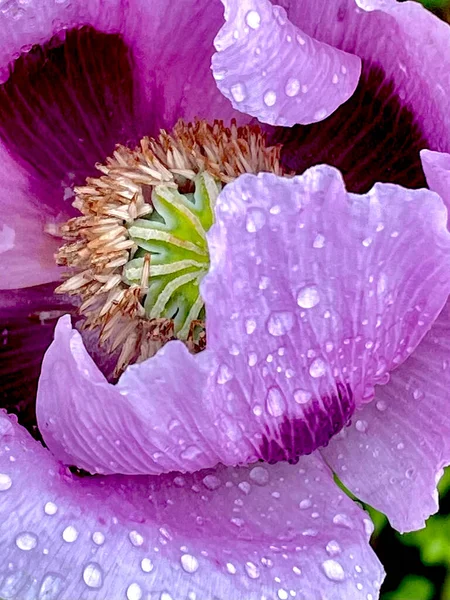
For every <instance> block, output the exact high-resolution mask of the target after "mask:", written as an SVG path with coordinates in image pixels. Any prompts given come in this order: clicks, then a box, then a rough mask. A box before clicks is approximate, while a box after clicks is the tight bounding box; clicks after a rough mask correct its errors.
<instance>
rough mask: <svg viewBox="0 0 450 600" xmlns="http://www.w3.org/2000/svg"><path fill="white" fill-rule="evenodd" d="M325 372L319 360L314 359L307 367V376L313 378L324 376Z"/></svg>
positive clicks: (323, 365) (321, 361)
mask: <svg viewBox="0 0 450 600" xmlns="http://www.w3.org/2000/svg"><path fill="white" fill-rule="evenodd" d="M325 371H326V365H325V363H324V361H323V360H322V359H321V358H316V360H314V361H313V362H312V363H311V365H310V367H309V374H310V375H311V377H314V378H317V377H322V376H323V375H325Z"/></svg>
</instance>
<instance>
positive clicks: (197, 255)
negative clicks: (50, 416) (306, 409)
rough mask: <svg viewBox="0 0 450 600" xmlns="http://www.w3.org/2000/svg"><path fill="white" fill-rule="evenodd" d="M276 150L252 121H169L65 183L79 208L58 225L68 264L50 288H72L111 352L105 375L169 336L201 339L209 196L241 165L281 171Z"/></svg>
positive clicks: (197, 345)
mask: <svg viewBox="0 0 450 600" xmlns="http://www.w3.org/2000/svg"><path fill="white" fill-rule="evenodd" d="M280 149H281V148H280V146H268V145H267V141H266V137H265V135H264V133H263V132H262V131H261V129H260V128H259V127H258V126H254V125H248V126H244V127H238V126H237V125H236V123H235V122H232V124H231V126H230V127H225V126H224V124H223V123H222V122H221V121H215V122H214V123H213V124H212V125H211V124H208V123H206V122H205V121H195V122H194V123H185V122H183V121H179V122H178V123H177V124H176V125H175V127H174V129H173V131H172V132H171V133H168V132H166V131H164V130H162V131H161V132H160V134H159V136H158V137H157V138H148V137H145V138H143V139H142V140H141V142H140V144H139V146H138V147H137V148H136V149H134V150H132V149H129V148H127V147H125V146H117V147H116V150H115V152H114V154H113V156H112V157H110V158H108V159H107V161H106V163H105V164H101V165H100V164H98V165H96V168H97V169H98V171H100V173H101V175H100V176H99V177H96V178H88V179H87V181H86V185H84V186H81V187H77V188H75V201H74V202H73V206H74V207H75V208H76V209H78V210H79V211H80V213H81V214H80V215H79V216H77V217H74V218H72V219H70V220H69V221H67V222H66V223H65V224H63V225H62V226H61V227H60V231H59V235H60V236H61V237H62V238H63V240H64V244H63V245H62V246H61V248H60V249H59V251H58V253H57V255H56V261H57V263H58V264H60V265H64V266H66V267H68V273H67V278H66V279H65V281H64V282H63V283H62V284H61V285H60V286H59V287H58V288H57V289H56V292H57V293H60V294H69V295H72V296H76V297H77V299H78V304H79V309H78V310H79V312H80V315H81V316H82V317H84V322H83V327H84V328H88V329H96V330H98V332H99V341H100V344H101V345H103V346H104V347H105V349H106V350H107V351H108V352H111V353H113V352H117V353H118V361H117V365H116V371H115V375H119V374H120V373H121V372H122V371H123V370H124V369H125V368H126V366H127V365H129V364H131V363H134V362H140V361H142V360H145V359H146V358H149V357H150V356H152V355H153V354H155V352H157V350H158V349H159V348H160V347H161V346H163V345H164V344H165V343H166V342H167V341H169V340H172V339H180V340H182V341H183V342H184V343H185V344H186V345H187V347H188V348H189V350H190V351H191V352H200V351H201V350H203V349H204V348H205V346H206V329H205V318H206V314H205V306H204V302H203V300H202V298H201V294H200V282H201V280H202V279H203V277H204V276H205V274H206V273H207V272H208V268H209V251H208V244H207V237H206V233H207V231H208V230H209V228H210V227H211V226H212V225H213V223H214V208H215V203H216V200H217V198H218V196H219V194H220V192H221V190H222V188H223V186H225V185H227V184H228V183H230V182H232V181H233V180H234V179H236V177H238V176H239V175H242V174H244V173H253V174H257V173H259V172H262V171H270V172H272V173H275V174H277V175H282V174H283V173H282V169H281V167H280Z"/></svg>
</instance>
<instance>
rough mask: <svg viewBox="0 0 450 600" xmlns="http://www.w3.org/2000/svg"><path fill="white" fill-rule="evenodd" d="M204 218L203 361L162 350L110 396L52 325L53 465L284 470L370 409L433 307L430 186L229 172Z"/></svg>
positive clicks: (439, 267)
mask: <svg viewBox="0 0 450 600" xmlns="http://www.w3.org/2000/svg"><path fill="white" fill-rule="evenodd" d="M216 212H217V215H216V216H217V224H216V225H215V226H213V228H212V229H211V230H210V232H209V234H208V235H209V245H210V253H211V269H210V273H209V274H208V276H207V277H206V278H205V280H204V282H203V284H202V285H203V292H202V293H203V296H204V299H205V302H206V307H207V310H206V314H207V332H208V347H207V350H206V351H204V352H202V353H200V354H199V355H197V356H195V357H193V356H191V355H189V353H188V352H187V350H186V349H185V348H184V346H183V345H182V344H181V343H179V342H172V343H169V344H167V345H166V346H165V347H164V348H163V349H162V351H161V352H160V353H158V354H157V355H156V356H155V357H154V358H151V359H149V360H147V361H144V362H143V363H141V364H139V365H134V366H132V367H131V368H129V369H128V370H127V371H126V372H125V374H124V375H123V376H122V378H121V380H120V382H119V384H118V385H117V386H112V385H110V384H108V383H107V382H106V380H105V379H104V378H103V376H102V375H101V374H100V372H99V370H98V369H97V367H96V366H95V364H94V363H93V362H92V360H91V359H90V358H89V356H88V354H87V353H86V351H85V349H84V347H83V345H82V342H81V339H80V338H79V336H78V334H77V333H76V332H72V330H71V328H70V323H69V321H68V318H67V319H65V320H64V321H62V322H61V323H60V327H59V329H58V333H57V336H56V339H55V342H54V343H53V344H52V347H51V348H50V350H49V351H48V353H47V355H46V358H45V360H44V364H43V369H42V376H41V381H40V386H39V393H38V420H39V425H40V429H41V432H42V434H43V436H44V439H45V441H46V443H47V444H48V446H49V447H50V449H51V450H52V451H54V453H55V454H56V455H57V456H59V457H60V458H61V459H62V460H64V461H65V462H66V463H69V464H75V465H76V466H78V467H82V468H84V469H86V470H88V471H90V472H103V473H111V472H121V473H161V472H164V471H169V470H173V469H177V470H182V471H193V470H195V469H199V468H204V467H211V466H214V465H216V464H217V463H218V462H222V463H224V464H227V465H235V464H239V463H248V462H253V461H254V460H257V459H259V458H262V459H264V460H265V461H268V462H277V461H280V460H288V461H291V462H295V461H297V460H298V457H299V456H300V455H302V454H309V453H311V452H312V451H313V450H315V449H316V448H317V447H320V446H323V445H325V444H326V443H327V442H328V440H329V439H330V438H331V437H332V436H333V435H334V434H335V433H337V432H338V431H339V430H340V429H341V428H342V427H343V426H344V425H346V424H347V422H348V421H349V419H350V417H351V415H352V413H353V411H354V409H355V405H356V406H360V405H361V404H363V403H365V402H368V401H369V400H370V399H371V398H372V396H373V386H374V384H375V383H377V382H382V381H384V380H385V379H386V377H387V376H388V375H387V374H388V372H389V371H390V370H392V369H393V368H394V367H396V366H398V365H399V364H401V363H402V362H403V361H404V360H405V359H406V357H407V356H408V355H409V354H410V353H411V352H412V351H413V350H414V348H415V347H416V346H417V344H418V343H419V342H420V340H421V339H422V337H423V335H424V334H425V333H426V331H427V329H428V328H429V327H430V325H431V324H432V322H433V321H434V319H435V318H436V316H437V314H439V312H440V310H441V308H442V306H443V305H444V303H445V301H446V299H447V296H448V293H449V290H450V287H449V286H450V282H449V278H450V268H449V267H450V265H449V261H450V235H449V233H448V231H447V229H446V222H447V213H446V210H445V208H444V206H443V204H442V201H441V199H440V198H439V197H438V196H437V195H435V194H434V193H432V192H430V191H428V190H417V191H409V190H405V189H402V188H399V187H397V186H392V185H377V186H376V187H375V188H374V189H373V190H372V191H371V192H370V193H369V194H367V195H366V196H355V195H351V194H350V195H349V194H347V193H346V191H345V188H344V185H343V182H342V178H341V176H340V175H339V173H338V172H337V171H336V170H334V169H332V168H330V167H318V168H314V169H310V170H309V171H308V172H307V173H306V174H305V175H304V176H302V177H296V178H293V179H286V178H280V177H276V176H275V175H271V174H267V173H266V174H260V175H259V176H250V175H246V176H243V177H241V178H239V179H238V180H237V181H236V182H234V183H232V184H229V185H228V186H226V188H225V189H224V191H223V192H222V194H221V195H220V197H219V200H218V204H217V211H216ZM174 372H175V373H176V374H177V377H176V378H174V377H173V375H172V373H174ZM113 405H114V407H115V409H114V410H112V409H111V407H112V406H113ZM98 436H99V437H100V439H99V440H98Z"/></svg>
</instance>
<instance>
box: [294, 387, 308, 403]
mask: <svg viewBox="0 0 450 600" xmlns="http://www.w3.org/2000/svg"><path fill="white" fill-rule="evenodd" d="M311 397H312V395H311V394H310V393H309V392H307V391H305V390H295V391H294V400H295V401H296V402H297V404H306V403H307V402H309V401H310V400H311Z"/></svg>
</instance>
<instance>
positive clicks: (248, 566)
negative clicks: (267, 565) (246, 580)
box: [245, 561, 259, 579]
mask: <svg viewBox="0 0 450 600" xmlns="http://www.w3.org/2000/svg"><path fill="white" fill-rule="evenodd" d="M245 570H246V572H247V575H248V576H249V577H250V579H258V577H259V569H258V567H257V566H256V565H255V564H254V563H252V562H250V561H248V562H246V563H245Z"/></svg>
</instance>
